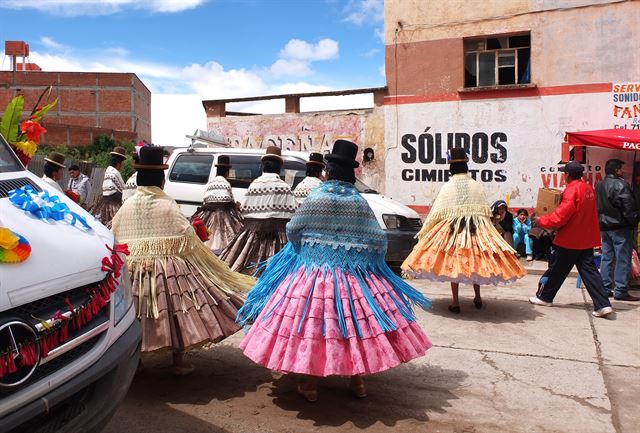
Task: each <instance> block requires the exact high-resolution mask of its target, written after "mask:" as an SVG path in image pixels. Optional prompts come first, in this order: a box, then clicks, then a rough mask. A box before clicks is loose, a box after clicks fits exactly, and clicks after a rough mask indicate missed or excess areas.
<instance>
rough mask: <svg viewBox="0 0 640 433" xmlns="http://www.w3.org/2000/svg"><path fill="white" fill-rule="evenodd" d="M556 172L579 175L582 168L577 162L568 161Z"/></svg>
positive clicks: (582, 170)
mask: <svg viewBox="0 0 640 433" xmlns="http://www.w3.org/2000/svg"><path fill="white" fill-rule="evenodd" d="M558 171H561V172H564V173H567V174H581V173H582V172H584V167H583V166H582V164H580V163H579V162H578V161H569V162H567V163H566V164H565V165H564V167H560V168H559V169H558Z"/></svg>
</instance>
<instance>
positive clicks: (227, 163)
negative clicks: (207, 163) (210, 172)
mask: <svg viewBox="0 0 640 433" xmlns="http://www.w3.org/2000/svg"><path fill="white" fill-rule="evenodd" d="M216 167H231V160H230V159H229V157H228V156H227V155H218V161H217V162H216Z"/></svg>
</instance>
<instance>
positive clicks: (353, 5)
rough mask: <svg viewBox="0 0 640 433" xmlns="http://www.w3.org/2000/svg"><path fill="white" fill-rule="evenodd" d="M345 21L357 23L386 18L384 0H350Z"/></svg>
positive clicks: (346, 8)
mask: <svg viewBox="0 0 640 433" xmlns="http://www.w3.org/2000/svg"><path fill="white" fill-rule="evenodd" d="M345 13H346V17H345V18H344V20H345V21H348V22H350V23H353V24H356V25H362V24H365V23H371V22H379V21H383V20H384V0H349V3H348V4H347V6H346V7H345Z"/></svg>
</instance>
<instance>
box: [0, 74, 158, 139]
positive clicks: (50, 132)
mask: <svg viewBox="0 0 640 433" xmlns="http://www.w3.org/2000/svg"><path fill="white" fill-rule="evenodd" d="M49 85H52V86H53V87H52V91H51V96H50V98H49V99H48V100H47V101H46V102H49V101H51V100H53V99H55V98H56V97H57V98H58V99H59V100H58V105H57V106H56V107H55V108H54V109H53V110H51V111H50V112H49V114H48V115H47V117H46V118H45V120H44V122H43V125H44V126H45V128H47V133H46V134H45V135H43V144H66V145H69V146H80V145H85V144H89V143H90V142H91V141H92V140H93V138H94V137H96V136H98V135H99V134H101V133H105V134H107V135H110V136H112V137H114V138H116V139H126V140H132V141H137V140H143V139H144V140H147V141H149V142H151V92H150V91H149V89H147V88H146V87H145V85H144V84H143V83H142V81H141V80H140V79H139V78H138V77H137V76H136V75H135V74H131V73H94V72H17V73H15V74H14V73H13V72H9V71H0V113H1V112H2V111H1V110H4V107H5V106H6V105H7V103H8V102H9V101H10V100H11V98H13V97H14V96H15V95H18V94H22V95H24V97H25V109H27V110H29V109H31V108H32V107H33V106H34V105H35V103H36V101H37V99H38V97H39V96H40V94H41V93H42V92H43V91H44V90H45V89H46V88H47V86H49Z"/></svg>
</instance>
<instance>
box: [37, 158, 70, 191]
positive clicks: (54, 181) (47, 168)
mask: <svg viewBox="0 0 640 433" xmlns="http://www.w3.org/2000/svg"><path fill="white" fill-rule="evenodd" d="M44 161H45V162H44V176H42V180H44V181H45V182H47V184H49V186H51V187H52V188H53V189H55V190H56V191H58V192H61V193H63V194H64V191H62V187H61V186H60V184H59V183H58V181H59V180H60V179H62V176H63V175H64V168H65V165H64V155H63V154H61V153H60V152H51V153H50V154H49V155H48V156H47V157H46V158H45V159H44Z"/></svg>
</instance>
